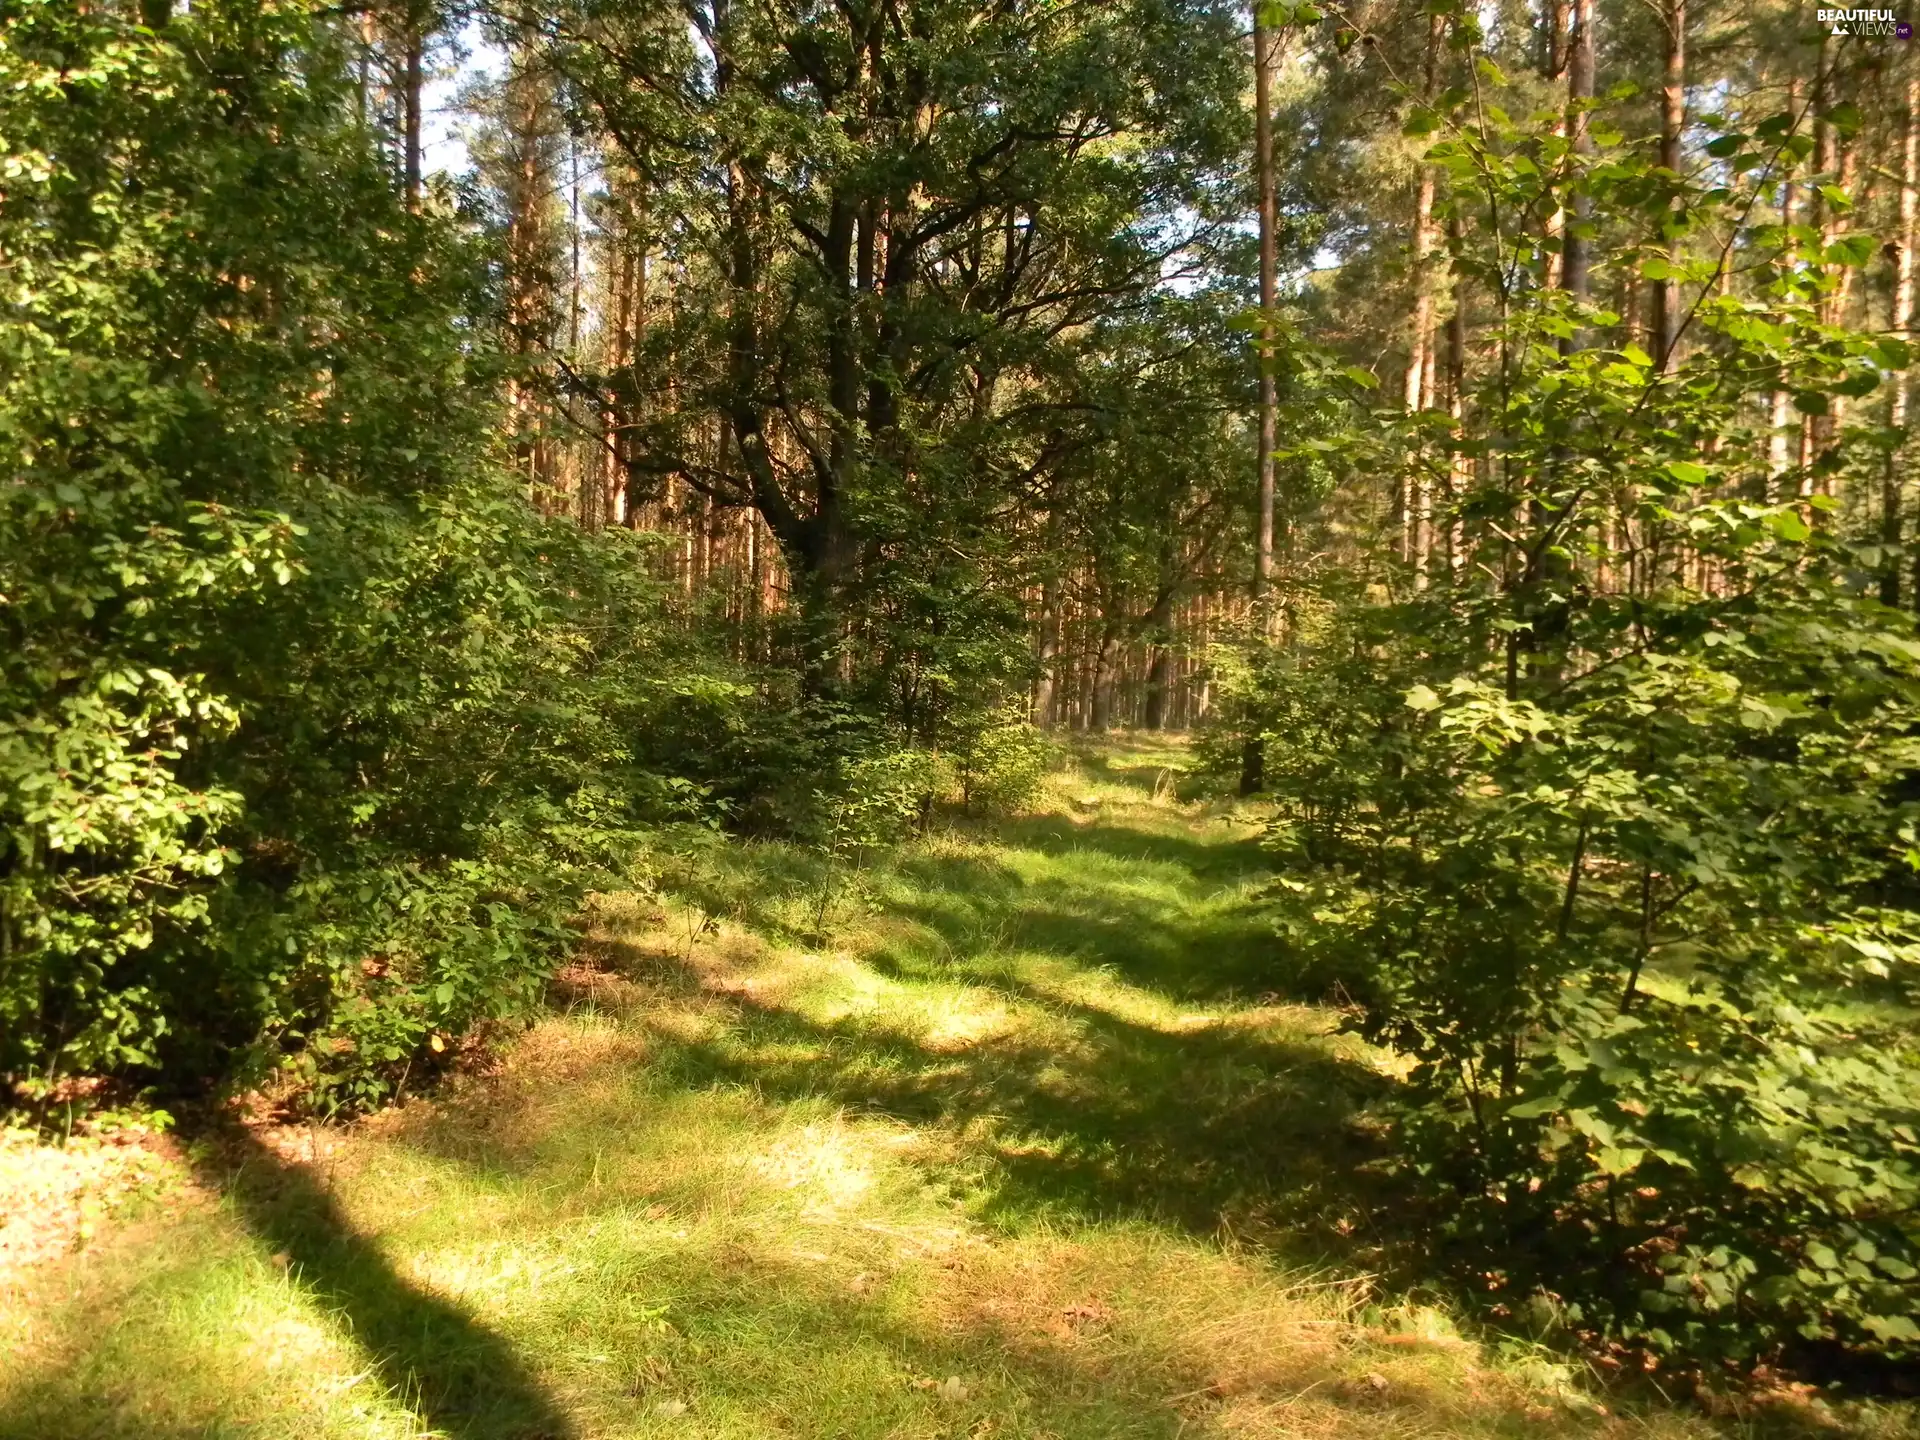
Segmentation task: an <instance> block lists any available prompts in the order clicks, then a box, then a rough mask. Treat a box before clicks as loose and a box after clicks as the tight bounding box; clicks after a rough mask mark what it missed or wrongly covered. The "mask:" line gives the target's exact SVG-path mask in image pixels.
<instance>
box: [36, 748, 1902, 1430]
mask: <svg viewBox="0 0 1920 1440" xmlns="http://www.w3.org/2000/svg"><path fill="white" fill-rule="evenodd" d="M1185 763H1186V756H1185V752H1184V751H1183V750H1182V749H1181V748H1179V747H1178V746H1177V745H1174V744H1166V743H1160V744H1154V743H1148V742H1145V741H1141V740H1137V739H1136V740H1130V741H1124V742H1117V743H1115V744H1113V745H1110V746H1104V747H1096V748H1088V749H1086V750H1084V751H1083V752H1081V754H1080V757H1079V760H1078V762H1077V763H1076V764H1075V765H1074V766H1073V767H1072V768H1070V769H1069V770H1067V771H1065V772H1063V773H1062V774H1060V775H1058V776H1056V777H1055V779H1054V781H1053V782H1052V784H1051V786H1050V791H1049V799H1048V801H1047V803H1046V804H1045V805H1044V806H1043V807H1041V808H1040V809H1039V810H1038V811H1037V812H1036V813H1033V814H1030V815H1026V816H1023V817H1021V818H1018V819H1015V820H1011V821H1006V822H1001V823H999V824H997V825H993V826H991V827H982V828H978V829H969V828H965V827H961V828H956V829H953V830H950V831H947V832H944V833H940V834H937V835H935V836H932V837H930V838H928V839H926V840H924V841H921V842H919V843H916V844H915V845H913V846H910V847H908V848H906V849H905V850H903V851H902V852H900V853H899V854H897V855H894V856H892V857H890V858H888V859H887V860H885V861H884V862H882V863H878V864H876V865H875V866H873V867H870V868H865V869H861V870H858V871H852V870H845V869H842V870H838V871H829V870H827V869H825V868H824V867H823V865H822V862H820V861H819V860H818V859H815V858H811V857H809V856H806V855H803V854H800V853H798V852H796V851H794V850H792V849H789V848H787V847H783V846H778V845H735V844H722V843H718V842H715V843H712V844H709V845H704V846H702V845H690V846H689V847H688V848H686V849H685V850H684V851H683V852H682V853H681V854H680V855H679V856H678V857H676V858H675V859H673V860H672V861H671V862H670V863H669V864H667V865H666V866H665V868H664V870H663V872H662V874H661V875H660V877H659V880H658V883H657V884H656V885H654V887H653V888H652V889H651V890H649V891H647V892H645V893H640V892H636V893H633V894H627V895H617V896H610V897H604V898H603V899H602V900H601V901H600V902H599V903H598V904H597V906H596V907H595V909H594V912H593V914H592V915H591V916H590V919H591V921H592V926H593V928H592V931H591V934H590V936H589V938H588V942H587V944H586V945H585V946H584V948H583V950H582V952H581V954H580V957H579V959H578V962H577V963H576V964H575V965H574V966H572V967H571V968H570V970H569V971H568V972H567V974H566V975H564V976H563V977H562V980H561V983H560V985H559V987H558V994H557V996H556V1002H555V1005H554V1007H553V1010H552V1012H551V1013H550V1014H549V1015H548V1016H546V1017H545V1018H544V1019H542V1020H541V1021H540V1022H539V1023H537V1024H536V1025H534V1026H533V1027H532V1028H531V1029H530V1030H528V1031H527V1032H526V1033H525V1034H524V1035H519V1036H517V1037H515V1038H514V1039H512V1040H511V1041H509V1042H507V1043H505V1044H504V1045H502V1046H501V1047H500V1048H499V1049H498V1050H497V1052H496V1053H495V1057H494V1058H493V1059H492V1060H491V1061H490V1062H488V1063H485V1064H482V1065H478V1066H475V1067H471V1068H470V1069H469V1070H468V1072H467V1073H465V1074H464V1075H462V1076H460V1077H458V1078H456V1079H454V1080H453V1081H450V1082H447V1083H445V1084H443V1085H442V1086H441V1087H440V1088H439V1089H438V1090H437V1091H436V1093H435V1094H434V1095H433V1096H432V1097H431V1098H427V1099H414V1100H411V1101H409V1102H408V1103H406V1104H404V1105H402V1106H400V1107H397V1108H395V1109H393V1110H391V1111H389V1112H387V1113H385V1114H382V1115H379V1116H376V1117H373V1118H372V1119H370V1120H367V1121H364V1122H361V1123H359V1124H356V1125H353V1126H351V1127H346V1128H341V1129H317V1128H316V1129H308V1128H295V1127H281V1128H271V1127H268V1128H255V1129H252V1130H248V1131H245V1132H239V1131H236V1132H234V1133H232V1134H229V1135H227V1136H226V1137H225V1138H223V1139H218V1140H214V1139H202V1140H200V1141H198V1142H196V1143H193V1144H180V1143H175V1142H167V1143H156V1142H146V1143H136V1144H121V1145H118V1146H116V1145H113V1144H110V1143H108V1142H105V1141H100V1140H74V1141H72V1142H70V1143H69V1144H68V1145H67V1146H66V1147H65V1148H64V1149H63V1150H61V1151H60V1152H59V1153H58V1154H57V1155H56V1154H54V1153H52V1152H50V1151H49V1150H48V1149H47V1148H46V1147H44V1146H38V1145H34V1144H31V1143H29V1142H27V1141H26V1140H25V1139H24V1138H22V1137H17V1136H16V1137H13V1139H11V1140H7V1141H6V1142H5V1143H4V1144H0V1436H4V1437H8V1440H81V1437H88V1440H136V1437H138V1440H186V1437H189V1436H192V1437H229V1436H231V1437H239V1436H247V1437H278V1436H288V1437H293V1436H299V1437H310V1436H311V1437H342V1440H345V1437H353V1440H374V1437H383V1440H384V1437H394V1440H398V1437H414V1440H421V1437H427V1436H439V1437H446V1440H537V1437H549V1440H561V1437H567V1440H598V1437H614V1436H622V1437H624V1436H675V1437H761V1436H767V1437H772V1436H781V1437H840V1436H861V1437H880V1436H888V1437H902V1440H905V1437H948V1436H951V1437H960V1436H968V1437H989V1436H992V1437H1015V1436H1026V1437H1057V1440H1080V1437H1085V1440H1095V1437H1100V1440H1105V1437H1123V1436H1138V1437H1168V1440H1176V1437H1182V1440H1184V1437H1193V1440H1199V1437H1206V1436H1262V1437H1282V1436H1284V1437H1318V1436H1329V1437H1332V1436H1340V1437H1355V1440H1388V1437H1393V1440H1415V1437H1441V1436H1446V1437H1494V1436H1511V1437H1528V1436H1539V1437H1546V1436H1565V1435H1590V1436H1596V1437H1600V1436H1604V1437H1613V1436H1620V1437H1626V1436H1656V1437H1672V1440H1706V1437H1726V1436H1729V1435H1738V1434H1747V1433H1766V1434H1779V1433H1806V1434H1827V1435H1835V1434H1843V1433H1845V1434H1855V1435H1876V1436H1889V1437H1890V1436H1894V1435H1909V1434H1913V1433H1915V1432H1914V1431H1912V1430H1909V1429H1908V1428H1906V1426H1907V1424H1908V1423H1910V1422H1909V1421H1908V1420H1904V1419H1903V1418H1902V1416H1901V1415H1900V1414H1899V1413H1898V1412H1895V1411H1891V1410H1879V1411H1877V1410H1872V1409H1860V1410H1850V1411H1848V1412H1847V1413H1846V1415H1845V1417H1844V1418H1843V1417H1842V1416H1841V1415H1840V1414H1839V1413H1838V1412H1836V1411H1831V1410H1828V1409H1827V1408H1826V1407H1824V1406H1822V1405H1821V1404H1820V1403H1819V1402H1817V1401H1807V1400H1805V1399H1804V1398H1803V1399H1801V1400H1800V1401H1798V1402H1796V1403H1793V1404H1784V1405H1776V1406H1769V1407H1764V1408H1763V1409H1761V1410H1759V1411H1756V1412H1754V1413H1752V1414H1750V1415H1748V1416H1747V1417H1746V1418H1744V1419H1743V1418H1738V1417H1735V1418H1730V1419H1729V1418H1722V1419H1719V1420H1712V1419H1708V1418H1706V1417H1705V1416H1703V1415H1701V1414H1700V1413H1698V1412H1697V1411H1695V1410H1693V1409H1670V1408H1667V1407H1664V1406H1645V1405H1636V1404H1635V1403H1632V1402H1630V1401H1626V1400H1623V1399H1621V1398H1620V1397H1618V1396H1615V1395H1610V1394H1606V1393H1603V1392H1602V1391H1600V1390H1598V1389H1596V1388H1594V1387H1593V1386H1592V1385H1591V1384H1589V1383H1588V1381H1589V1380H1590V1378H1591V1377H1589V1376H1587V1375H1586V1374H1585V1373H1584V1372H1583V1371H1582V1369H1581V1367H1580V1366H1579V1365H1578V1364H1577V1363H1576V1362H1572V1361H1570V1360H1569V1359H1568V1358H1567V1357H1565V1356H1563V1355H1557V1354H1555V1353H1554V1352H1552V1351H1551V1350H1549V1349H1547V1348H1545V1347H1543V1346H1539V1345H1534V1344H1531V1343H1529V1342H1526V1341H1524V1340H1521V1339H1506V1340H1488V1339H1485V1338H1469V1336H1468V1335H1466V1334H1463V1333H1462V1331H1461V1329H1460V1328H1458V1327H1457V1326H1456V1324H1455V1323H1454V1322H1453V1320H1451V1319H1450V1318H1449V1315H1448V1314H1447V1313H1446V1312H1445V1310H1444V1308H1442V1307H1440V1306H1438V1305H1437V1304H1435V1303H1432V1297H1431V1296H1429V1297H1428V1303H1422V1302H1421V1301H1420V1300H1418V1299H1416V1298H1414V1296H1413V1295H1412V1294H1410V1293H1407V1292H1405V1291H1403V1290H1397V1289H1396V1288H1395V1286H1394V1285H1392V1284H1389V1283H1387V1282H1384V1281H1382V1280H1380V1279H1377V1278H1373V1277H1371V1276H1370V1275H1369V1273H1368V1271H1369V1269H1370V1268H1371V1267H1370V1265H1369V1260H1368V1257H1369V1255H1370V1254H1374V1253H1377V1246H1376V1245H1375V1238H1376V1237H1374V1236H1372V1235H1371V1234H1370V1231H1369V1227H1370V1225H1373V1224H1377V1223H1378V1221H1377V1220H1373V1221H1370V1220H1369V1219H1368V1216H1369V1215H1370V1214H1374V1215H1377V1213H1378V1211H1377V1207H1375V1208H1370V1207H1369V1205H1368V1203H1367V1201H1366V1198H1365V1196H1364V1194H1363V1193H1362V1190H1361V1188H1360V1187H1361V1186H1362V1185H1363V1181H1362V1180H1361V1178H1360V1176H1359V1174H1358V1173H1357V1170H1358V1167H1359V1166H1360V1165H1361V1164H1362V1162H1363V1161H1364V1160H1365V1159H1366V1158H1367V1157H1368V1155H1369V1153H1370V1147H1369V1140H1368V1137H1367V1134H1366V1131H1365V1128H1364V1126H1363V1125H1361V1124H1358V1123H1356V1116H1357V1115H1358V1113H1359V1111H1360V1109H1361V1107H1362V1106H1363V1105H1364V1103H1365V1101H1366V1099H1367V1097H1368V1096H1369V1095H1371V1094H1376V1093H1378V1092H1379V1090H1380V1089H1381V1088H1382V1087H1384V1086H1387V1085H1390V1084H1391V1083H1393V1082H1392V1075H1391V1070H1390V1067H1389V1066H1387V1065H1386V1064H1385V1062H1384V1061H1383V1060H1382V1058H1381V1057H1379V1056H1377V1055H1373V1054H1370V1053H1369V1052H1368V1051H1366V1050H1365V1049H1364V1048H1363V1047H1362V1046H1360V1045H1359V1044H1358V1043H1357V1042H1355V1041H1353V1040H1352V1039H1350V1038H1347V1037H1343V1036H1341V1035H1339V1034H1338V1033H1337V1027H1336V1017H1335V1016H1334V1015H1333V1014H1332V1013H1331V1012H1330V1011H1327V1010H1324V1009H1320V1008H1315V1007H1312V1006H1306V1005H1300V1004H1290V1003H1284V1002H1282V1001H1280V1000H1279V999H1277V998H1275V997H1273V996H1271V995H1266V994H1264V993H1263V989H1264V987H1263V985H1262V983H1261V977H1262V970H1263V955H1265V954H1267V953H1270V951H1269V947H1270V946H1271V944H1272V943H1273V942H1272V941H1271V939H1270V937H1269V935H1268V932H1267V930H1266V928H1265V926H1264V925H1263V922H1262V920H1261V917H1260V914H1259V910H1258V907H1257V903H1256V897H1257V889H1258V886H1259V884H1260V876H1261V873H1262V866H1261V863H1260V857H1259V854H1258V851H1257V849H1256V848H1255V843H1254V832H1253V827H1252V825H1251V824H1250V823H1249V821H1248V819H1247V817H1245V816H1237V815H1236V814H1235V811H1234V809H1233V807H1232V805H1231V804H1230V803H1228V802H1226V801H1221V800H1212V801H1209V800H1205V799H1200V800H1183V799H1182V798H1180V795H1181V786H1180V784H1179V783H1178V782H1179V780H1180V773H1179V772H1180V771H1181V769H1182V767H1183V765H1184V764H1185ZM29 1212H31V1213H32V1214H33V1215H37V1216H40V1217H42V1218H43V1219H44V1217H47V1216H53V1217H56V1220H55V1221H54V1222H53V1223H54V1231H55V1233H54V1234H53V1235H52V1239H51V1240H50V1239H49V1236H48V1231H47V1227H46V1225H42V1226H41V1227H40V1229H39V1231H38V1232H36V1234H35V1235H32V1236H28V1235H26V1234H25V1232H24V1231H23V1230H21V1229H20V1225H19V1222H21V1221H22V1217H23V1216H25V1215H27V1214H28V1213H29ZM58 1217H64V1218H58ZM10 1221H11V1222H14V1224H15V1231H16V1232H17V1233H15V1234H14V1235H13V1241H12V1244H11V1248H9V1239H8V1236H9V1231H8V1224H9V1222H10ZM62 1226H64V1227H65V1228H64V1229H63V1228H61V1227H62ZM1436 1293H1437V1292H1436Z"/></svg>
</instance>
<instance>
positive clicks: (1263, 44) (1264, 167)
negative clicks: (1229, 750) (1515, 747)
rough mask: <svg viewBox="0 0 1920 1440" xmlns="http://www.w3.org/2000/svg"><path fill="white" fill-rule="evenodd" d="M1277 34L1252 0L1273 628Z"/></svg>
mask: <svg viewBox="0 0 1920 1440" xmlns="http://www.w3.org/2000/svg"><path fill="white" fill-rule="evenodd" d="M1278 45H1279V41H1278V37H1277V36H1276V35H1275V34H1274V32H1273V30H1272V29H1271V27H1269V26H1266V25H1263V24H1261V23H1260V19H1259V3H1258V0H1255V5H1254V23H1253V104H1254V116H1253V137H1254V138H1253V152H1254V153H1253V164H1254V172H1255V180H1256V182H1257V184H1258V187H1259V194H1260V309H1261V314H1262V321H1261V326H1260V454H1259V468H1260V495H1259V507H1260V508H1259V530H1258V533H1257V535H1256V537H1255V553H1254V581H1253V591H1254V600H1255V604H1256V606H1257V607H1258V609H1259V611H1260V612H1261V613H1260V619H1261V622H1262V623H1263V624H1265V625H1268V626H1269V627H1270V626H1271V619H1272V617H1271V609H1272V598H1273V597H1272V594H1271V591H1272V588H1273V537H1274V457H1273V452H1274V446H1275V444H1276V443H1277V427H1278V423H1279V390H1278V387H1277V382H1276V380H1275V378H1274V374H1273V343H1274V334H1273V323H1272V315H1273V311H1274V307H1275V305H1276V304H1277V303H1278V291H1279V268H1280V266H1279V254H1280V251H1279V244H1280V241H1279V233H1278V231H1279V210H1278V202H1277V199H1276V194H1275V183H1274V168H1273V72H1274V66H1275V61H1276V52H1277V49H1278Z"/></svg>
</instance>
